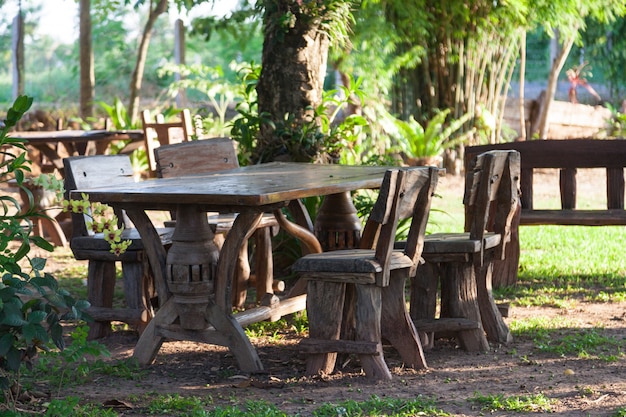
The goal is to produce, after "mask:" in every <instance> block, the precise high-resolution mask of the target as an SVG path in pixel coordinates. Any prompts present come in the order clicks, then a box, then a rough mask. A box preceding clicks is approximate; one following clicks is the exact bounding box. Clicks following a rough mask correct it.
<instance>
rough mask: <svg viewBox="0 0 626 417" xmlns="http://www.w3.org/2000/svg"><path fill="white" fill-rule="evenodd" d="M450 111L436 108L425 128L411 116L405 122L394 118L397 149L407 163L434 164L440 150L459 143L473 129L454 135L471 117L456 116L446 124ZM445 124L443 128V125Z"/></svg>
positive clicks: (436, 163)
mask: <svg viewBox="0 0 626 417" xmlns="http://www.w3.org/2000/svg"><path fill="white" fill-rule="evenodd" d="M449 114H450V110H449V109H446V110H443V111H439V112H437V113H436V114H435V116H434V117H433V118H432V119H430V121H429V122H428V124H427V125H426V128H424V127H423V126H422V125H421V124H420V123H419V122H417V121H416V120H415V119H414V118H413V116H411V117H410V118H409V120H408V121H404V120H399V119H397V120H395V123H394V124H395V127H396V129H397V130H396V131H395V132H393V136H394V137H395V138H396V140H397V142H398V144H399V148H400V150H401V151H402V152H403V153H404V154H405V156H406V157H407V159H408V160H409V164H411V165H424V164H429V163H430V164H435V165H438V164H439V162H440V160H441V156H442V154H443V152H444V151H445V150H446V149H451V148H453V147H455V146H457V145H458V144H460V143H463V141H465V140H466V139H467V137H468V136H469V135H470V134H471V133H473V131H469V132H465V133H463V134H460V135H457V137H456V138H454V137H453V136H454V135H455V134H457V133H458V132H459V131H460V130H461V128H462V127H463V125H464V124H465V123H466V122H467V121H469V120H470V119H471V114H470V113H467V114H465V115H463V116H462V117H460V118H459V119H456V120H452V121H450V122H448V124H447V126H445V124H446V118H447V117H448V115H449ZM444 126H445V127H444Z"/></svg>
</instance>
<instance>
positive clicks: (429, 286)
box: [409, 261, 441, 349]
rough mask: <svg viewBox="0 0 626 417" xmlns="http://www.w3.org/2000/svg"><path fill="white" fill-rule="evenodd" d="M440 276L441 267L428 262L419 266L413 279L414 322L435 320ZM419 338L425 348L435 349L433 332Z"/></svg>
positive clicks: (411, 303)
mask: <svg viewBox="0 0 626 417" xmlns="http://www.w3.org/2000/svg"><path fill="white" fill-rule="evenodd" d="M440 275H441V273H440V271H439V265H438V264H437V263H434V262H428V261H426V262H425V263H424V264H423V265H420V266H419V268H418V269H417V274H416V275H415V277H413V278H412V279H411V296H410V307H409V311H410V314H411V319H412V320H413V321H418V320H434V319H435V314H436V311H437V288H438V285H439V277H440ZM419 336H420V339H421V342H422V346H423V347H424V348H428V349H432V348H433V347H434V339H435V338H434V333H433V332H419Z"/></svg>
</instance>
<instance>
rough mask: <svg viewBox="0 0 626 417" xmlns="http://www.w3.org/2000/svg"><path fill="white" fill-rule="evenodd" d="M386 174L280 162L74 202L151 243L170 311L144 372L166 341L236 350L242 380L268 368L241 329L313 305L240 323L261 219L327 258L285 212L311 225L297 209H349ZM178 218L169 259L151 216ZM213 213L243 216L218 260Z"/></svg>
mask: <svg viewBox="0 0 626 417" xmlns="http://www.w3.org/2000/svg"><path fill="white" fill-rule="evenodd" d="M385 171H386V167H367V166H341V165H313V164H298V163H278V162H274V163H268V164H261V165H253V166H247V167H241V168H237V169H232V170H227V171H218V172H214V173H210V174H204V175H194V176H187V177H178V178H166V179H163V178H158V179H150V180H146V181H142V182H138V183H134V184H129V185H128V186H121V187H110V188H94V189H88V190H76V191H74V192H72V197H73V198H80V194H81V193H83V192H85V193H87V194H89V198H90V200H92V201H100V202H103V203H107V204H109V205H111V206H117V207H119V208H123V209H125V210H126V213H127V214H128V216H129V217H130V219H131V220H132V221H133V223H134V224H135V226H136V227H137V229H138V231H139V233H140V235H141V237H142V240H143V241H144V246H145V250H146V252H147V254H148V257H149V260H150V263H151V265H152V267H153V271H154V275H155V282H156V287H157V293H158V296H159V305H160V306H161V307H160V309H159V310H158V312H157V314H156V316H155V317H154V319H153V320H152V321H151V322H150V324H149V325H148V327H147V328H146V330H145V331H144V332H143V334H142V336H141V337H140V339H139V341H138V343H137V346H136V347H135V352H134V356H135V358H136V359H137V360H138V361H139V363H140V364H142V365H146V364H149V363H151V362H152V361H153V360H154V358H155V357H156V355H157V353H158V350H159V349H160V346H161V344H162V343H163V341H164V340H165V339H175V340H191V341H197V342H203V343H210V344H217V345H221V346H227V347H228V348H229V349H230V350H231V352H232V353H233V354H234V356H235V357H236V359H237V361H238V363H239V367H240V368H241V369H242V370H243V371H259V370H262V369H263V365H262V364H261V361H260V360H259V357H258V355H257V353H256V350H255V349H254V347H253V346H252V345H251V343H250V341H249V339H248V338H247V337H246V335H245V333H244V331H243V328H242V326H245V325H248V324H251V323H254V322H257V321H262V320H268V319H270V320H277V319H278V318H280V317H281V316H282V315H285V314H291V313H293V312H296V311H300V310H303V309H304V308H305V306H306V295H297V296H292V297H288V298H285V299H282V300H278V299H277V298H276V297H270V299H269V300H268V301H267V302H266V303H264V305H261V306H260V307H258V308H254V309H250V310H246V311H244V312H241V313H238V314H236V315H233V314H232V308H231V287H232V277H233V276H234V273H235V268H236V262H237V258H238V252H239V248H240V246H241V245H242V243H243V242H244V241H245V240H246V239H248V237H249V235H250V234H251V233H252V231H253V230H254V226H255V225H256V224H257V223H258V222H259V221H260V219H261V216H262V214H263V213H264V212H270V211H273V212H274V214H275V215H276V216H277V219H278V220H279V222H280V223H281V227H283V228H285V229H286V230H287V231H288V232H290V233H292V234H294V235H297V236H298V237H299V238H300V239H301V240H302V241H303V243H304V244H305V245H306V247H307V248H308V250H309V251H310V252H314V251H318V252H319V251H321V246H320V244H319V242H318V241H317V239H316V238H315V236H314V235H313V233H311V230H310V226H308V225H307V226H306V227H301V226H297V225H295V224H292V223H289V222H287V221H286V220H285V218H284V216H283V215H282V212H281V209H282V208H284V207H287V206H289V209H290V211H292V214H293V216H294V218H296V219H301V220H300V223H302V224H305V225H306V224H307V223H308V222H307V221H306V218H307V215H306V213H304V210H303V208H302V206H301V205H298V204H294V202H297V201H298V199H300V198H304V197H311V196H321V195H329V194H332V195H334V198H339V199H341V198H342V196H345V195H346V192H348V191H351V190H357V189H364V188H378V187H379V186H380V184H381V182H382V178H383V175H384V173H385ZM172 209H174V210H176V219H177V221H176V230H175V232H174V235H173V239H172V240H173V243H172V246H171V248H170V249H169V251H168V252H167V253H166V251H165V249H163V247H162V245H161V242H160V240H159V238H158V235H157V233H156V230H155V229H154V226H153V225H152V223H151V222H150V220H149V218H148V216H147V215H146V210H172ZM331 209H332V207H331ZM207 211H219V212H237V213H239V215H238V216H237V218H236V220H235V222H234V224H233V228H232V230H231V231H230V232H229V233H228V235H227V237H226V240H225V242H224V244H223V246H222V249H221V251H220V252H219V254H218V251H217V249H216V248H215V246H214V243H213V233H212V232H211V229H210V228H209V226H208V223H207V219H206V215H205V212H207ZM218 255H219V258H218ZM177 319H178V320H177Z"/></svg>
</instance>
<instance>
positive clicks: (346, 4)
mask: <svg viewBox="0 0 626 417" xmlns="http://www.w3.org/2000/svg"><path fill="white" fill-rule="evenodd" d="M259 3H260V5H261V6H262V7H264V13H263V35H264V36H263V56H262V70H261V75H260V78H259V81H258V85H257V88H256V89H257V93H258V109H259V114H262V115H267V117H268V118H269V120H270V123H264V124H262V125H261V127H260V135H259V138H258V144H257V147H256V153H255V155H253V160H254V161H256V162H267V161H271V160H274V159H276V158H277V157H280V156H281V155H283V154H285V152H286V151H285V146H284V143H283V142H284V141H291V142H293V141H295V140H301V141H302V142H307V141H311V140H312V141H316V139H315V138H314V137H312V136H315V132H314V131H313V132H311V133H312V136H306V135H305V136H306V137H303V136H302V135H301V133H302V131H303V130H304V129H303V126H304V125H307V124H310V123H311V121H312V119H313V118H314V117H315V109H316V108H317V107H318V106H319V105H320V104H321V102H322V93H323V87H324V78H325V77H326V66H327V61H328V49H329V46H330V43H331V41H332V42H335V43H337V44H341V43H342V42H346V41H347V39H348V23H349V22H350V21H351V15H350V7H351V5H352V2H351V1H346V0H343V1H342V0H324V1H308V2H305V1H301V0H264V1H262V2H259ZM277 131H280V132H282V133H281V135H277ZM298 138H299V139H298ZM317 139H321V140H323V138H319V137H318V138H317Z"/></svg>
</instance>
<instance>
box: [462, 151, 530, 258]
mask: <svg viewBox="0 0 626 417" xmlns="http://www.w3.org/2000/svg"><path fill="white" fill-rule="evenodd" d="M519 178H520V154H519V153H518V152H516V151H512V150H497V151H488V152H483V153H481V154H478V155H476V156H475V157H474V158H472V160H471V162H470V164H469V166H468V168H467V171H466V174H465V193H464V196H463V205H464V206H465V231H466V232H469V233H470V239H471V240H478V241H481V242H482V241H483V239H484V237H485V233H486V232H487V230H490V231H493V232H495V233H497V234H500V235H501V240H500V245H499V247H498V249H497V250H496V257H497V258H496V259H502V257H503V256H504V251H505V247H506V243H507V242H508V241H509V240H510V235H511V222H512V220H513V216H514V215H515V212H516V210H517V208H518V206H519V193H520V191H519Z"/></svg>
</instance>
